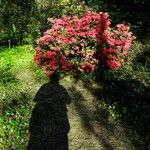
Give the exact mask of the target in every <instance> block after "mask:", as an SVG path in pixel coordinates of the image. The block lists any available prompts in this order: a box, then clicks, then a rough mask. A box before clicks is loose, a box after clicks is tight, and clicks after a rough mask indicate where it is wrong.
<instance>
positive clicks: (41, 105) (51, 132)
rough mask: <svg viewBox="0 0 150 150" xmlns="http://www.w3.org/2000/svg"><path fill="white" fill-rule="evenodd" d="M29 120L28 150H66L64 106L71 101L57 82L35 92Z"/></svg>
mask: <svg viewBox="0 0 150 150" xmlns="http://www.w3.org/2000/svg"><path fill="white" fill-rule="evenodd" d="M34 101H35V102H36V105H35V108H34V109H33V112H32V116H31V119H30V125H29V132H30V139H29V143H28V147H27V149H28V150H68V137H67V134H68V132H69V128H70V127H69V121H68V118H67V108H66V104H69V103H70V102H71V99H70V97H69V95H68V93H67V91H66V89H65V88H64V87H63V86H61V85H59V83H58V81H57V82H56V81H54V82H53V81H51V82H49V83H47V84H44V85H43V86H42V87H41V88H40V89H39V91H38V92H37V94H36V96H35V98H34Z"/></svg>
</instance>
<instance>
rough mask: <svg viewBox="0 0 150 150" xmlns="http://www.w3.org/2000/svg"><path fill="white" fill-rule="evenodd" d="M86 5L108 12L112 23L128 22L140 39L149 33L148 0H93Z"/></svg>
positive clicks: (143, 38)
mask: <svg viewBox="0 0 150 150" xmlns="http://www.w3.org/2000/svg"><path fill="white" fill-rule="evenodd" d="M88 5H89V6H90V7H92V8H94V9H95V10H97V11H105V12H108V13H109V14H110V18H111V22H112V25H115V24H117V23H121V22H122V23H126V24H130V25H131V28H132V31H133V32H134V34H136V36H138V38H139V39H140V40H146V39H148V38H149V33H150V28H149V26H150V20H149V18H150V11H149V7H150V2H149V0H134V1H133V0H129V1H120V0H113V1H111V2H110V1H109V0H93V1H89V2H88Z"/></svg>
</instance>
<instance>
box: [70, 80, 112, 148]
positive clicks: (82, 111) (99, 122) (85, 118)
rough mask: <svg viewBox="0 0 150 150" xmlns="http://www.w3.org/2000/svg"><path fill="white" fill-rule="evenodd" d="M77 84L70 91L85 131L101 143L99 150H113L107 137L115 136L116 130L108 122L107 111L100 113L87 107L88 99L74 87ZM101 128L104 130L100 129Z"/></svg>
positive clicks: (100, 111)
mask: <svg viewBox="0 0 150 150" xmlns="http://www.w3.org/2000/svg"><path fill="white" fill-rule="evenodd" d="M77 82H78V81H77V80H75V82H73V84H72V86H71V88H70V89H69V91H70V92H71V94H72V97H73V98H72V103H73V104H74V106H75V109H76V111H77V113H78V114H79V116H80V118H81V122H82V125H83V127H84V129H85V130H86V131H88V133H90V134H91V135H93V136H94V137H95V138H96V140H97V141H98V143H99V149H108V150H113V147H112V145H111V143H110V142H109V140H108V139H106V137H108V136H110V134H113V130H114V126H113V125H112V124H111V123H109V121H108V113H107V111H106V110H105V109H101V110H99V113H98V112H96V111H92V110H89V109H88V108H87V107H86V105H84V102H85V101H86V98H84V96H83V94H82V92H81V91H79V90H78V88H76V87H75V86H74V85H75V84H78V83H77ZM85 103H87V102H85ZM98 115H99V116H98ZM96 126H97V127H96ZM101 127H102V128H103V129H100V128H101Z"/></svg>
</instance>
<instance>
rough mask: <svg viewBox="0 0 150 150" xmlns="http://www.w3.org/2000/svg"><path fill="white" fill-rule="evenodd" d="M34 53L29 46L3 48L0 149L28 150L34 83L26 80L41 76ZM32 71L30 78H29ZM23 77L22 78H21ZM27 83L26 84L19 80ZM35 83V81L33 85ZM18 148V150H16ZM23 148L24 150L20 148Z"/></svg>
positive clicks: (1, 55) (0, 61)
mask: <svg viewBox="0 0 150 150" xmlns="http://www.w3.org/2000/svg"><path fill="white" fill-rule="evenodd" d="M33 53H34V50H33V49H32V48H31V46H29V45H24V46H18V47H14V48H11V49H8V48H0V116H1V118H0V133H1V134H0V149H2V150H3V149H11V148H15V149H19V150H20V149H25V148H23V145H24V146H25V143H26V140H27V139H28V138H27V135H28V124H29V118H30V114H31V111H32V108H33V106H34V104H33V102H32V99H33V95H34V93H33V92H32V87H31V88H30V90H29V85H27V83H28V84H29V83H30V84H31V85H30V86H32V84H34V83H33V81H32V78H31V77H30V78H29V79H28V81H27V80H26V79H25V78H24V77H28V76H33V78H34V77H35V76H36V77H37V78H40V76H41V73H40V71H39V70H36V67H35V66H34V64H33ZM27 70H29V71H30V70H31V74H30V75H29V74H26V71H27ZM19 74H21V75H20V76H19V77H18V75H19ZM20 78H21V79H24V80H26V81H23V80H20ZM34 82H35V81H34ZM17 147H19V148H17ZM21 147H22V148H21Z"/></svg>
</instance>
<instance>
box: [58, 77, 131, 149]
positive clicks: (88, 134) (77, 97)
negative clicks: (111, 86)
mask: <svg viewBox="0 0 150 150" xmlns="http://www.w3.org/2000/svg"><path fill="white" fill-rule="evenodd" d="M60 84H61V85H63V86H64V87H65V88H66V89H67V91H68V93H69V95H70V96H71V99H72V102H71V104H70V105H68V118H69V123H70V127H71V128H70V132H69V135H68V136H69V150H132V149H133V148H132V145H131V143H130V141H129V140H128V137H127V136H126V134H125V133H124V130H123V128H122V126H121V125H120V124H117V123H115V122H113V121H111V120H109V119H108V112H107V110H98V112H97V109H96V105H95V97H94V96H93V95H92V93H91V92H90V91H89V90H87V89H86V88H84V87H83V84H82V82H76V81H75V80H70V79H69V78H66V79H63V80H62V81H61V82H60ZM96 86H97V85H96Z"/></svg>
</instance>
